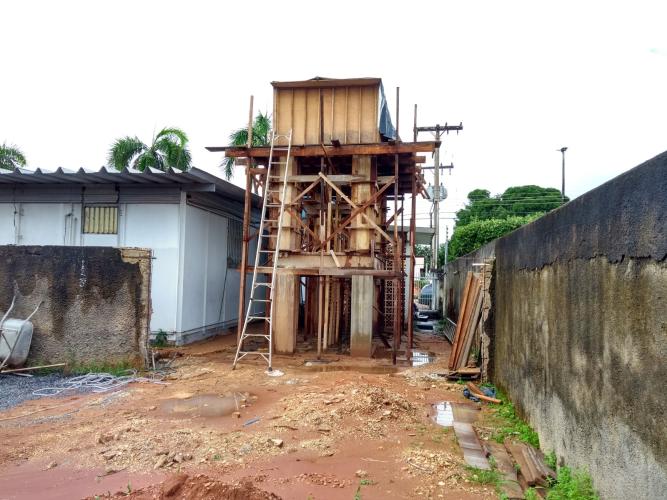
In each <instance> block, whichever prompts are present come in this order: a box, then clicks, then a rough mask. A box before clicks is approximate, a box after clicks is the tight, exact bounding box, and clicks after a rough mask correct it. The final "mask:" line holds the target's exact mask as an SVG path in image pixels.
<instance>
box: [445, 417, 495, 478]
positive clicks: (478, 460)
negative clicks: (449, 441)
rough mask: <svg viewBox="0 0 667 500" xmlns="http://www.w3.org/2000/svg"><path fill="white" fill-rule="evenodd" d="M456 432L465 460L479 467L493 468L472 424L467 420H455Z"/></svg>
mask: <svg viewBox="0 0 667 500" xmlns="http://www.w3.org/2000/svg"><path fill="white" fill-rule="evenodd" d="M453 427H454V434H456V439H457V441H458V443H459V447H460V448H461V451H462V452H463V460H465V462H466V463H467V464H468V465H470V466H472V467H477V468H479V469H484V470H491V465H490V464H489V461H488V460H487V458H486V453H485V452H484V450H483V449H482V445H481V444H480V443H479V438H478V437H477V433H476V432H475V429H474V427H473V426H472V424H470V423H467V422H454V424H453Z"/></svg>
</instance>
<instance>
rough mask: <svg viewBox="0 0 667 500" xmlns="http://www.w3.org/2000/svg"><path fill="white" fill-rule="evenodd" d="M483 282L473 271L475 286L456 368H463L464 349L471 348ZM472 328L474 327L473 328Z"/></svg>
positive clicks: (462, 332) (468, 302)
mask: <svg viewBox="0 0 667 500" xmlns="http://www.w3.org/2000/svg"><path fill="white" fill-rule="evenodd" d="M481 287H482V285H481V283H480V281H479V278H478V277H477V275H476V274H475V273H473V287H472V289H471V290H470V292H469V293H470V295H469V297H468V301H467V305H466V314H465V316H464V318H463V319H464V322H463V326H462V331H461V341H460V342H459V345H458V349H457V351H456V353H455V355H456V357H455V364H454V369H457V368H461V367H462V366H463V364H464V363H461V358H462V356H463V351H464V350H466V348H467V349H468V352H469V349H470V342H471V341H472V338H471V337H470V335H471V332H473V333H474V327H475V324H474V323H473V321H474V318H473V316H474V314H475V310H476V308H477V300H478V297H479V295H478V294H479V293H480V290H481ZM471 328H472V329H471Z"/></svg>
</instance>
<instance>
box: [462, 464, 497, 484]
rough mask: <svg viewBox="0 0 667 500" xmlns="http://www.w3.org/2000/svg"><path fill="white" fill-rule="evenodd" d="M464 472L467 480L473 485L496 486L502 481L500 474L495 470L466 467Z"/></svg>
mask: <svg viewBox="0 0 667 500" xmlns="http://www.w3.org/2000/svg"><path fill="white" fill-rule="evenodd" d="M466 470H467V471H468V473H469V474H468V479H469V480H470V481H471V482H473V483H478V484H493V485H494V486H497V485H498V484H500V481H501V479H502V476H501V475H500V472H498V471H497V470H496V469H491V470H485V469H479V468H477V467H471V466H466Z"/></svg>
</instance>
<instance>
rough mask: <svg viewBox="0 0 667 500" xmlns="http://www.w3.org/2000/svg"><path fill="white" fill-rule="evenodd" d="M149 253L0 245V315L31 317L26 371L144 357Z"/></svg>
mask: <svg viewBox="0 0 667 500" xmlns="http://www.w3.org/2000/svg"><path fill="white" fill-rule="evenodd" d="M150 257H151V252H150V250H145V249H128V248H121V249H119V248H106V247H63V246H13V245H7V246H0V311H2V314H4V312H5V311H6V309H7V307H9V304H10V303H11V301H12V295H13V294H14V293H16V296H17V297H16V305H15V308H14V310H13V311H12V313H11V314H10V317H16V318H26V317H27V316H28V315H29V314H30V312H31V311H32V310H33V309H34V307H35V306H36V305H37V304H38V303H39V302H40V301H44V303H43V304H42V306H41V307H40V309H39V311H38V312H37V314H36V315H35V316H33V318H32V320H31V321H32V322H33V324H34V333H33V339H32V345H31V347H30V353H29V357H28V362H27V365H28V366H30V365H34V364H37V363H40V364H41V363H60V362H68V363H91V362H96V363H98V362H106V363H113V362H120V361H130V362H132V363H135V364H143V363H144V362H145V360H146V358H147V354H146V352H147V339H148V325H149V320H150V281H151V258H150Z"/></svg>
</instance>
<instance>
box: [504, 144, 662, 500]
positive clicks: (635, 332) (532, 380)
mask: <svg viewBox="0 0 667 500" xmlns="http://www.w3.org/2000/svg"><path fill="white" fill-rule="evenodd" d="M495 257H496V262H495V276H494V283H493V301H494V304H493V310H494V312H493V314H494V330H495V331H494V336H493V339H492V345H491V351H492V357H493V365H492V368H491V369H492V378H493V380H494V382H496V383H497V384H498V385H499V386H501V387H503V388H504V389H506V390H507V392H508V393H509V395H510V397H511V398H512V400H513V401H515V403H516V404H517V406H518V408H519V410H520V411H521V412H522V414H523V415H524V416H525V417H526V418H527V419H528V421H529V422H530V423H531V424H532V425H533V426H534V427H535V429H536V430H537V431H538V433H539V436H540V441H541V443H542V446H543V448H545V449H547V450H555V451H556V454H557V455H558V457H559V458H560V459H562V460H564V461H565V462H566V463H567V464H568V465H571V466H574V467H579V468H585V469H588V470H589V471H590V473H591V475H592V477H593V481H594V484H595V487H596V488H597V489H598V490H599V491H600V493H601V495H602V496H603V498H613V499H617V498H618V499H621V498H623V499H625V498H647V499H648V498H664V495H665V491H667V419H666V417H665V415H667V398H665V396H664V394H663V390H662V389H663V388H664V387H665V386H666V385H667V262H666V257H667V153H665V154H662V155H660V156H658V157H656V158H654V159H652V160H650V161H648V162H646V163H645V164H642V165H640V166H639V167H637V168H635V169H633V170H630V171H628V172H626V173H625V174H623V175H621V176H619V177H617V178H615V179H613V180H611V181H609V182H608V183H606V184H604V185H602V186H600V187H598V188H597V189H595V190H593V191H590V192H588V193H586V194H585V195H583V196H581V197H580V198H577V199H576V200H574V201H572V202H570V203H568V204H567V205H565V206H564V207H561V208H560V209H558V210H556V211H554V212H552V213H550V214H548V215H546V216H545V217H543V218H541V219H539V220H537V221H535V222H533V223H532V224H529V225H527V226H524V227H523V228H521V229H519V230H517V231H514V232H513V233H511V234H509V235H507V236H505V237H503V238H500V239H498V240H496V242H495Z"/></svg>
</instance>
